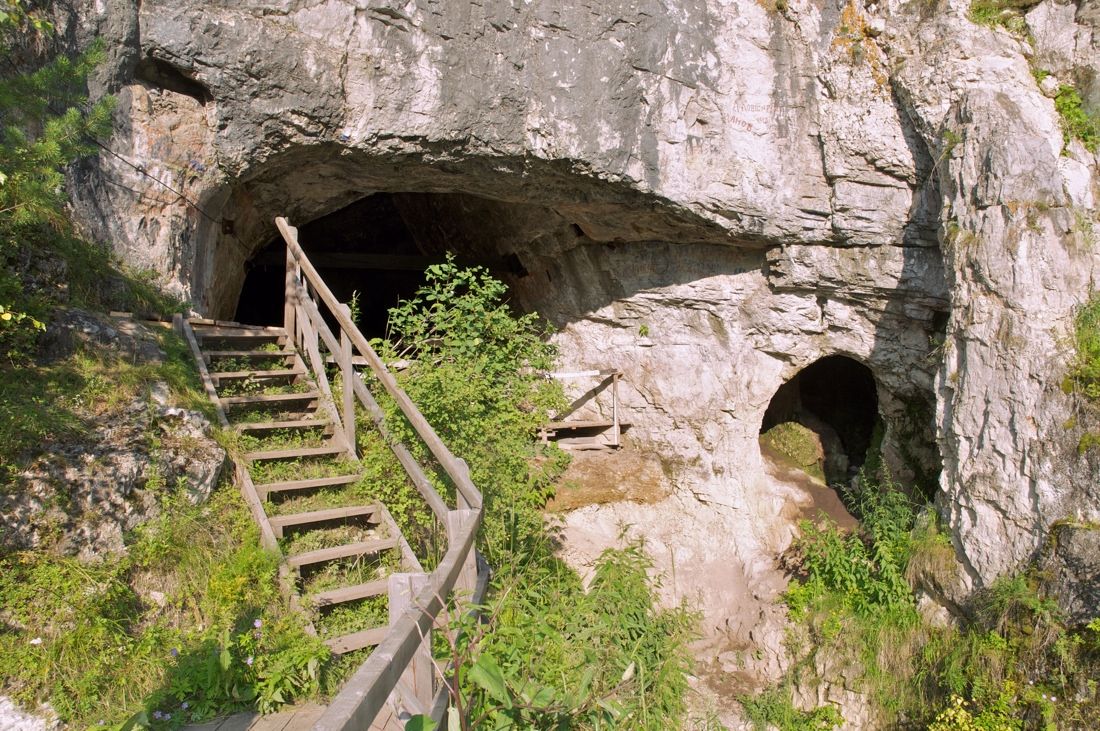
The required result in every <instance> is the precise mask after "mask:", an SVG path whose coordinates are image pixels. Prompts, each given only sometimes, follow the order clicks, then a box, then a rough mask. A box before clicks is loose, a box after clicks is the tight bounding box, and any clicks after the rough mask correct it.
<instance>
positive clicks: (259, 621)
mask: <svg viewBox="0 0 1100 731" xmlns="http://www.w3.org/2000/svg"><path fill="white" fill-rule="evenodd" d="M252 626H253V627H255V628H256V629H259V628H260V627H263V626H264V623H263V621H261V620H259V619H257V620H256V621H255V622H253V623H252Z"/></svg>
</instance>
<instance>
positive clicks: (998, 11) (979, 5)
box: [970, 0, 1035, 36]
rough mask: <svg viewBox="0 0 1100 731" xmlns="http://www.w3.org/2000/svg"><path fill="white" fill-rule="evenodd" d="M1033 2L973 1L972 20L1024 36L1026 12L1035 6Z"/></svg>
mask: <svg viewBox="0 0 1100 731" xmlns="http://www.w3.org/2000/svg"><path fill="white" fill-rule="evenodd" d="M1034 4H1035V3H1034V1H1033V0H973V1H972V2H971V3H970V20H971V21H973V22H975V23H977V24H978V25H984V26H986V27H989V28H1004V29H1005V30H1007V31H1008V32H1010V33H1012V34H1014V35H1017V36H1024V35H1026V34H1027V21H1026V20H1025V19H1024V12H1023V11H1024V10H1026V9H1027V8H1029V7H1030V6H1032V5H1034Z"/></svg>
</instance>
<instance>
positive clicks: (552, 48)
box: [62, 0, 1100, 585]
mask: <svg viewBox="0 0 1100 731" xmlns="http://www.w3.org/2000/svg"><path fill="white" fill-rule="evenodd" d="M967 5H968V4H967V3H966V2H963V1H962V0H949V1H948V2H943V3H939V4H932V3H911V2H905V3H902V2H899V1H897V0H890V1H888V2H880V3H869V4H861V3H858V2H837V1H836V0H833V1H832V2H825V3H809V2H802V1H795V2H787V3H782V4H780V3H774V4H772V3H768V2H760V3H729V2H724V0H674V1H673V2H658V1H657V0H633V1H631V2H613V3H579V4H575V5H569V6H562V5H560V4H554V3H548V2H542V1H540V0H536V1H535V2H530V3H510V2H488V3H482V4H467V3H451V2H442V1H441V0H413V1H411V2H391V1H390V0H308V1H307V0H270V1H268V2H260V1H259V0H248V1H246V2H241V1H239V0H234V1H233V2H213V3H211V2H203V3H194V2H180V1H178V0H173V2H167V0H145V2H143V3H141V4H140V6H139V8H138V9H137V10H135V9H134V8H133V7H132V6H131V5H130V4H129V3H125V2H122V0H110V1H108V2H97V3H94V4H93V3H91V2H90V1H89V2H86V3H85V4H84V5H83V7H79V8H78V9H77V10H76V11H74V14H73V15H72V16H71V17H70V18H68V19H67V20H65V19H63V22H62V25H63V26H65V27H66V28H68V29H69V30H68V32H69V37H70V38H72V39H74V42H77V41H79V40H80V39H86V38H89V37H91V36H93V35H97V34H104V35H108V36H109V37H110V38H111V40H112V41H114V43H109V44H108V45H109V46H111V47H112V48H114V49H115V50H114V51H113V54H114V55H113V57H112V63H111V64H110V65H109V66H108V67H107V68H105V69H104V70H103V71H102V74H101V77H100V78H99V80H98V84H99V87H100V88H101V89H103V90H107V91H111V92H113V93H116V94H117V95H118V97H119V102H120V103H119V106H118V112H117V125H116V127H117V129H116V134H115V135H114V137H113V138H112V140H111V142H110V146H111V147H112V149H113V152H114V154H112V155H104V156H101V157H100V158H99V159H98V160H97V161H96V162H95V163H94V164H92V165H90V166H87V167H85V168H83V169H82V170H80V171H77V172H76V173H74V183H75V185H74V186H73V191H74V194H75V196H76V198H77V202H76V209H77V213H78V215H79V216H80V218H81V220H82V222H83V224H84V226H85V227H86V229H87V230H88V231H89V232H90V233H91V234H92V235H94V236H96V237H97V238H100V239H103V240H109V241H111V242H112V243H113V244H114V246H115V247H116V249H117V250H118V251H119V252H121V253H122V254H123V255H124V256H125V257H126V258H127V259H128V260H129V261H131V262H132V263H134V264H137V265H140V266H148V267H152V268H154V269H156V270H157V271H159V272H160V273H161V274H162V275H163V276H164V277H165V278H166V280H167V281H168V282H169V284H170V285H171V286H172V287H173V288H174V289H175V290H176V291H177V292H178V293H180V294H181V295H184V296H186V297H188V298H189V299H190V300H191V301H192V302H193V303H194V306H195V307H196V309H198V310H200V311H203V312H206V313H208V314H215V315H227V314H231V313H232V310H233V308H234V305H235V300H236V297H237V296H238V293H239V291H240V286H241V282H242V281H243V278H244V271H245V263H246V261H247V260H248V259H249V258H250V257H251V256H252V255H253V254H254V252H255V251H256V250H257V249H258V248H259V247H260V246H262V245H263V244H264V243H265V242H266V241H267V240H268V239H269V238H270V237H271V235H272V232H273V228H272V223H271V222H272V219H273V217H274V216H276V215H287V216H289V217H290V219H291V220H292V221H295V222H305V221H308V220H311V219H314V218H317V217H319V216H322V215H325V214H328V213H330V212H332V211H334V210H336V209H338V208H340V207H341V206H343V205H345V204H347V203H349V202H351V201H353V200H356V199H358V198H362V197H363V196H366V195H369V194H371V193H375V192H379V191H385V192H393V193H397V194H402V195H406V194H414V195H406V200H405V204H406V205H407V207H408V210H413V209H415V210H418V211H419V212H420V213H419V215H418V216H416V217H415V219H416V220H414V221H413V222H412V224H411V225H410V227H411V228H416V227H417V225H419V233H418V234H417V235H418V237H419V238H420V239H421V243H422V244H423V246H424V248H430V247H431V246H432V245H433V242H432V237H433V235H435V234H433V231H435V232H436V234H438V232H439V230H441V229H443V228H445V229H446V230H447V231H448V232H449V235H450V236H452V237H456V236H457V237H458V238H459V239H461V240H465V241H472V242H478V243H477V244H475V245H476V246H480V247H484V248H485V249H486V250H491V251H493V252H495V253H497V254H515V255H516V256H517V257H518V258H519V259H520V260H521V261H522V264H523V269H524V270H525V271H526V272H527V274H526V276H516V277H514V280H513V282H512V284H513V287H514V291H515V293H516V296H517V298H518V300H519V301H520V302H521V303H522V304H523V305H524V306H526V307H529V308H535V309H538V310H539V311H540V312H543V313H544V314H546V315H547V316H548V317H549V318H550V319H551V320H552V321H553V322H554V323H555V324H556V325H558V326H559V328H560V333H559V334H558V336H557V340H558V342H559V343H560V345H561V348H562V352H563V357H564V359H565V360H566V361H567V362H568V363H569V365H570V367H573V366H576V367H586V366H597V367H608V366H614V367H618V368H620V369H622V370H623V371H624V373H625V379H624V381H625V383H627V384H629V387H627V388H624V395H623V401H624V407H625V409H626V412H627V414H628V418H629V420H630V421H631V422H632V423H633V424H634V425H635V426H634V427H633V430H632V433H633V435H634V437H635V438H636V439H639V440H640V441H641V443H643V444H646V445H648V446H649V447H651V448H652V449H654V450H655V451H657V452H658V453H659V454H661V455H662V459H663V460H664V462H665V466H666V470H667V471H668V472H669V474H670V475H671V476H672V477H673V482H674V483H675V484H676V485H677V486H678V487H679V488H680V490H681V491H682V492H683V493H685V494H691V495H695V496H697V497H699V498H701V499H704V500H707V501H710V502H711V503H712V504H721V505H723V506H727V507H728V508H729V509H730V510H731V511H732V514H733V515H736V516H738V517H737V521H739V522H738V523H737V525H738V526H740V527H739V528H738V529H737V540H736V541H732V542H731V545H730V546H729V550H730V551H731V552H733V554H734V555H736V556H740V557H744V556H746V555H748V554H753V553H754V552H757V551H763V552H769V551H775V550H778V549H779V548H781V547H782V544H783V542H784V537H783V536H784V535H785V534H784V531H783V530H782V529H780V528H778V527H776V526H777V525H778V524H777V523H776V521H775V516H776V515H778V513H779V507H781V501H782V498H780V497H779V496H776V495H774V494H769V492H768V488H767V482H766V481H765V480H762V479H761V477H762V464H761V460H760V453H759V449H758V446H757V441H756V440H757V436H758V433H759V428H760V424H761V420H762V417H763V413H764V411H765V409H766V408H767V405H768V402H769V400H770V399H771V397H772V395H773V394H774V393H775V391H776V389H777V388H778V387H779V386H780V385H781V384H782V383H783V382H784V381H786V380H787V379H789V378H790V377H792V376H793V375H794V374H795V373H797V372H798V371H799V370H800V369H802V368H803V367H805V366H807V365H808V364H810V363H812V362H814V361H815V360H817V359H819V358H821V357H823V356H826V355H830V354H844V355H848V356H851V357H853V358H855V359H857V360H859V361H861V362H863V363H865V364H867V365H868V366H869V367H870V368H871V370H872V372H873V374H874V377H875V379H876V383H877V385H878V390H879V410H880V412H881V414H882V417H883V419H884V422H885V424H886V427H887V428H886V432H887V437H886V442H885V449H886V452H887V456H888V458H889V461H890V462H891V463H892V464H893V465H894V466H895V468H896V469H898V470H899V471H900V472H901V473H902V474H903V476H909V477H911V478H922V479H931V480H936V475H937V469H938V466H939V464H940V460H941V456H942V463H943V471H942V475H940V476H939V478H938V485H939V488H940V489H939V491H938V495H937V499H938V502H939V505H940V508H941V512H942V513H943V514H944V515H945V517H946V518H947V520H948V523H949V524H950V527H951V529H952V532H953V535H954V537H955V542H956V547H957V549H958V552H959V555H960V557H961V558H962V560H963V562H964V565H965V566H966V567H967V569H968V573H969V577H970V580H971V581H972V582H973V583H974V584H977V585H981V584H985V583H987V582H989V581H990V580H992V578H994V577H995V576H997V575H998V574H1000V573H1003V572H1005V571H1009V570H1012V569H1013V568H1015V567H1017V566H1019V565H1020V564H1021V563H1022V562H1023V561H1025V560H1027V559H1029V558H1031V557H1033V556H1034V555H1035V553H1036V551H1037V550H1038V548H1039V546H1040V545H1041V543H1042V541H1043V536H1044V534H1045V532H1046V530H1047V528H1048V527H1049V526H1050V525H1052V524H1053V523H1054V521H1056V520H1059V519H1062V518H1065V517H1067V515H1068V514H1070V513H1075V514H1074V516H1073V517H1074V518H1075V519H1080V520H1096V519H1097V517H1098V513H1100V495H1098V493H1097V489H1098V488H1097V487H1096V485H1097V484H1100V482H1098V481H1097V480H1096V479H1095V475H1096V474H1097V465H1095V464H1093V463H1091V462H1089V461H1087V460H1085V461H1082V460H1081V459H1079V458H1078V457H1077V455H1076V454H1075V453H1074V452H1073V447H1074V445H1075V444H1076V439H1075V438H1074V435H1073V434H1069V435H1068V438H1067V431H1066V429H1065V424H1066V422H1067V420H1068V416H1069V414H1070V411H1071V408H1072V404H1071V402H1070V399H1069V397H1067V396H1066V395H1065V394H1063V393H1062V392H1061V391H1060V389H1059V388H1058V384H1059V382H1060V379H1061V374H1062V373H1063V372H1064V368H1065V365H1066V363H1067V360H1068V359H1069V357H1070V353H1069V352H1068V348H1067V346H1066V342H1067V337H1066V336H1067V333H1068V332H1069V328H1070V326H1071V321H1072V314H1073V312H1074V308H1075V307H1076V306H1077V305H1079V304H1080V303H1081V302H1082V301H1083V300H1084V299H1085V298H1086V297H1088V295H1089V293H1090V290H1091V289H1092V287H1093V278H1094V274H1093V272H1094V269H1095V265H1096V258H1097V255H1096V250H1095V248H1089V246H1087V245H1086V239H1087V231H1088V225H1086V224H1088V223H1089V222H1090V221H1094V220H1095V214H1096V194H1097V191H1096V182H1095V181H1096V165H1097V160H1096V157H1095V155H1093V154H1091V153H1089V152H1088V151H1086V150H1085V149H1084V148H1083V147H1081V146H1080V145H1078V144H1074V145H1070V146H1069V148H1068V150H1066V151H1063V139H1062V131H1061V129H1060V126H1059V119H1058V116H1057V114H1056V112H1055V109H1054V106H1053V103H1052V101H1051V99H1050V98H1049V97H1048V96H1045V95H1044V92H1043V90H1042V89H1040V87H1039V86H1038V85H1037V83H1036V81H1035V78H1034V77H1033V75H1032V69H1031V68H1030V67H1029V62H1030V63H1032V64H1041V65H1042V66H1043V67H1044V68H1043V70H1044V71H1050V72H1052V73H1053V74H1054V76H1055V77H1056V78H1057V79H1061V80H1062V81H1064V82H1066V83H1069V82H1074V83H1077V84H1079V85H1080V87H1081V88H1082V90H1083V91H1084V93H1085V95H1086V97H1088V98H1090V99H1094V100H1095V97H1096V93H1097V92H1096V88H1095V79H1096V74H1095V65H1096V58H1098V57H1100V56H1098V54H1097V53H1096V52H1095V47H1096V43H1097V42H1098V41H1097V38H1098V36H1097V33H1096V32H1095V28H1096V18H1097V16H1098V14H1100V13H1098V11H1097V4H1096V3H1095V2H1093V1H1092V0H1084V1H1083V2H1081V3H1079V4H1077V5H1074V4H1067V3H1064V2H1058V1H1056V0H1044V2H1042V3H1039V4H1038V5H1036V6H1034V7H1033V9H1031V10H1030V11H1029V12H1028V15H1027V21H1028V23H1029V24H1030V26H1031V27H1032V29H1033V38H1034V44H1033V45H1031V44H1029V43H1028V42H1025V41H1023V40H1021V39H1019V38H1016V37H1014V36H1012V35H1011V34H1010V33H1008V32H1007V31H1005V30H1003V29H991V28H985V27H980V26H976V25H974V24H973V23H972V22H970V21H969V20H968V19H967V16H966V13H967ZM1069 39H1072V41H1071V40H1069ZM1048 86H1049V84H1048ZM410 218H411V217H410V216H406V219H407V220H410ZM438 222H445V225H443V224H439V225H436V224H437V223H438ZM1078 513H1079V514H1078ZM749 563H751V561H750V562H749Z"/></svg>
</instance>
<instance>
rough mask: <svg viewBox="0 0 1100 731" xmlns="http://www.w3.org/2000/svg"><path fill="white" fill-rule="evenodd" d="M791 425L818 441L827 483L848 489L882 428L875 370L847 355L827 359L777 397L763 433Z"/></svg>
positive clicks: (766, 414) (804, 372)
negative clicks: (876, 433) (799, 426)
mask: <svg viewBox="0 0 1100 731" xmlns="http://www.w3.org/2000/svg"><path fill="white" fill-rule="evenodd" d="M787 422H794V423H797V424H800V425H802V426H803V427H806V428H807V429H808V430H809V431H811V432H813V433H814V434H815V435H816V436H817V439H818V440H819V441H820V444H821V449H822V451H823V453H824V454H823V462H824V464H823V471H824V473H825V478H826V480H827V481H828V482H829V483H830V484H836V483H847V481H848V480H850V479H851V477H852V476H854V475H855V474H856V473H857V472H858V471H859V468H860V467H862V466H863V464H864V463H865V462H866V461H867V458H868V452H869V451H870V449H871V446H872V442H873V441H874V440H875V432H876V429H880V428H881V419H880V417H879V411H878V389H877V386H876V384H875V378H874V375H873V374H872V373H871V369H870V368H868V367H867V366H865V365H863V364H862V363H860V362H858V361H856V360H854V359H852V358H849V357H847V356H843V355H831V356H827V357H825V358H822V359H821V360H818V361H816V362H814V363H812V364H810V365H809V366H807V367H806V368H804V369H802V370H801V371H799V372H798V373H797V374H795V376H794V377H793V378H791V379H790V380H789V381H787V382H786V383H784V384H783V385H782V386H780V387H779V389H778V390H777V391H776V392H775V395H774V396H773V397H772V400H771V403H769V404H768V408H767V411H765V412H764V419H763V422H762V423H761V426H760V433H761V434H763V433H765V432H767V431H769V430H771V429H772V428H773V427H776V426H778V425H780V424H784V423H787Z"/></svg>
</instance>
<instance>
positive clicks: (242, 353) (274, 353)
mask: <svg viewBox="0 0 1100 731" xmlns="http://www.w3.org/2000/svg"><path fill="white" fill-rule="evenodd" d="M292 355H294V351H293V350H204V351H203V352H202V356H203V358H205V359H206V362H207V363H209V362H210V361H211V359H213V358H265V357H268V358H276V357H278V358H289V357H290V356H292Z"/></svg>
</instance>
